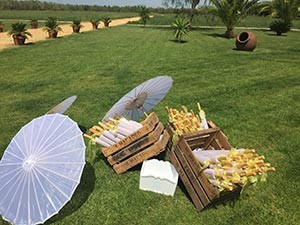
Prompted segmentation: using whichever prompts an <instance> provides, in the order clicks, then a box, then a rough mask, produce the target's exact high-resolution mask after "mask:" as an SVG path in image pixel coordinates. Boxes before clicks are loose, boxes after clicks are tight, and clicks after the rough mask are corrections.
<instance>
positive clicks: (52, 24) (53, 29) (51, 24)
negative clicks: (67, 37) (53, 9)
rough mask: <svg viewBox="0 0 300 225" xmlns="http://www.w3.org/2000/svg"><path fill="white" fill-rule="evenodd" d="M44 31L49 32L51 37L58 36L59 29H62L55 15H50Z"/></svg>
mask: <svg viewBox="0 0 300 225" xmlns="http://www.w3.org/2000/svg"><path fill="white" fill-rule="evenodd" d="M43 30H44V31H46V32H48V35H49V38H56V37H57V34H58V32H59V31H62V29H61V27H60V26H59V24H58V22H57V19H56V18H55V17H48V19H47V21H46V23H45V27H44V28H43Z"/></svg>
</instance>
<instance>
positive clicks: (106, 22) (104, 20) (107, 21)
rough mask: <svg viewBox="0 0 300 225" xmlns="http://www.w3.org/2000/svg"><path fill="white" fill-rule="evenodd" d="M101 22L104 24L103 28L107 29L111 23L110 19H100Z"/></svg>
mask: <svg viewBox="0 0 300 225" xmlns="http://www.w3.org/2000/svg"><path fill="white" fill-rule="evenodd" d="M101 21H102V22H103V23H104V26H105V27H108V26H109V24H110V22H111V18H110V17H102V19H101Z"/></svg>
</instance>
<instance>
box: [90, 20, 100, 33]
mask: <svg viewBox="0 0 300 225" xmlns="http://www.w3.org/2000/svg"><path fill="white" fill-rule="evenodd" d="M90 22H91V24H92V26H93V29H94V30H97V29H98V26H99V24H100V19H91V20H90Z"/></svg>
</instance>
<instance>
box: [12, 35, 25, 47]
mask: <svg viewBox="0 0 300 225" xmlns="http://www.w3.org/2000/svg"><path fill="white" fill-rule="evenodd" d="M13 40H14V44H15V45H24V44H25V40H26V37H24V36H22V35H13Z"/></svg>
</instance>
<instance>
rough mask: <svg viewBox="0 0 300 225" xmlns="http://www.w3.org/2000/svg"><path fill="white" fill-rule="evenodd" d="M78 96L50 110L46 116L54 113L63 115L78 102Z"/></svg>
mask: <svg viewBox="0 0 300 225" xmlns="http://www.w3.org/2000/svg"><path fill="white" fill-rule="evenodd" d="M76 98H77V96H76V95H74V96H71V97H69V98H67V99H65V100H64V101H62V102H61V103H59V104H58V105H56V106H54V107H53V108H52V109H50V110H49V111H48V112H47V113H46V114H53V113H60V114H63V113H64V112H65V111H67V109H68V108H69V107H70V106H71V105H72V104H73V102H74V101H75V100H76Z"/></svg>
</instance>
